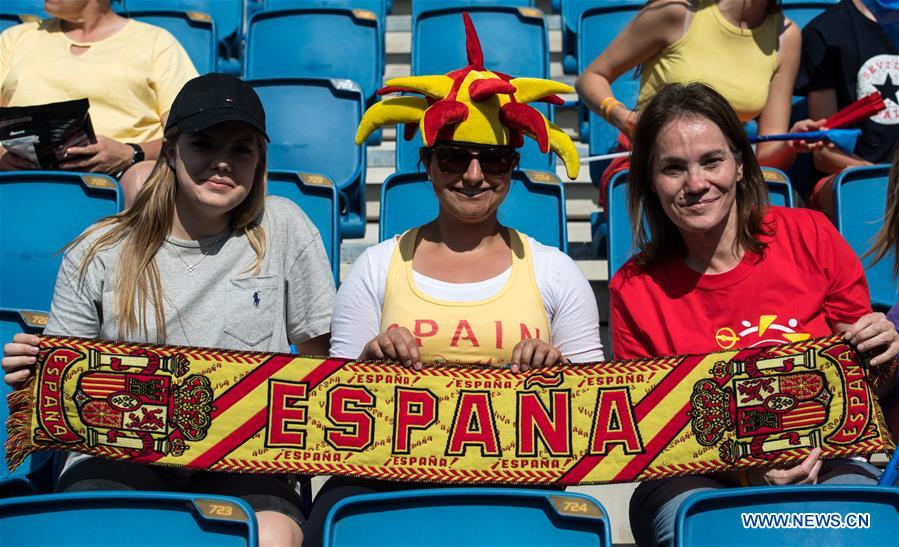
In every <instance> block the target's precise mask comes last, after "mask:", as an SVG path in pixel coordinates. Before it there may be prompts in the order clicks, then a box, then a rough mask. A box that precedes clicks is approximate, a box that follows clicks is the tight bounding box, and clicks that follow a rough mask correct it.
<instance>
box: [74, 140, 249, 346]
mask: <svg viewBox="0 0 899 547" xmlns="http://www.w3.org/2000/svg"><path fill="white" fill-rule="evenodd" d="M256 138H257V146H258V150H259V162H258V163H257V165H256V172H255V173H254V175H253V187H252V188H251V189H250V192H249V194H248V195H247V197H246V198H245V199H244V200H243V201H242V202H241V203H240V204H239V205H238V206H237V207H235V208H234V210H232V211H231V229H232V230H241V231H243V233H244V234H246V236H247V240H248V241H249V243H250V246H251V247H252V248H253V250H254V251H255V252H256V261H255V263H254V264H253V265H252V266H251V267H250V268H248V271H249V270H253V272H254V273H258V272H259V268H260V267H261V266H262V259H263V257H264V256H265V232H264V231H263V229H262V226H260V225H259V220H260V218H261V216H262V212H263V210H264V208H265V176H266V167H265V166H266V143H265V139H264V138H263V136H262V135H261V134H258V133H257V134H256ZM177 140H178V134H177V130H175V133H174V134H170V135H168V136H167V137H166V140H165V141H164V142H163V148H162V150H161V151H160V154H159V157H158V158H157V159H156V165H155V166H154V167H153V171H152V172H151V173H150V176H149V177H148V178H147V181H146V182H145V183H144V185H143V187H142V188H141V190H140V192H138V194H137V197H135V199H134V204H133V205H131V207H129V208H128V209H126V210H124V211H122V212H121V213H118V214H117V215H113V216H111V217H107V218H105V219H103V220H101V221H100V222H98V223H96V224H94V225H93V226H91V227H90V228H88V229H87V230H86V231H85V232H84V233H83V234H81V235H80V236H78V237H77V238H76V239H75V240H74V241H72V242H71V243H69V244H68V245H67V246H66V247H65V249H66V250H68V249H71V248H72V247H74V246H76V245H77V244H78V243H80V242H81V241H82V240H84V239H85V238H87V237H88V236H90V235H91V234H93V233H95V232H97V231H99V230H102V229H104V228H110V229H109V230H108V231H106V232H105V233H103V234H102V235H100V236H99V237H98V238H97V239H96V240H94V241H93V242H91V243H90V245H88V247H87V250H86V251H85V253H84V257H83V259H82V260H81V265H80V268H79V277H80V280H81V282H83V281H84V278H85V275H86V274H87V268H88V266H89V265H90V263H91V261H93V259H94V258H95V257H96V255H97V253H98V252H100V251H102V250H103V249H106V248H109V247H111V246H113V245H115V244H116V243H119V242H122V248H121V252H120V253H119V257H118V263H117V264H116V285H115V307H116V315H117V316H118V331H119V337H121V338H128V336H129V335H130V334H133V333H135V332H137V331H138V330H139V329H140V330H142V331H143V332H144V334H145V335H146V336H147V337H149V332H148V328H147V302H148V301H149V302H151V303H152V306H153V312H154V319H155V322H156V340H157V341H158V342H164V341H165V314H164V309H163V294H162V283H161V281H160V278H159V269H158V268H157V267H156V261H155V260H154V258H155V256H156V252H157V251H158V250H159V248H160V247H161V246H162V244H163V242H164V241H165V238H166V236H167V235H168V234H169V231H170V230H171V228H172V222H173V220H174V211H175V195H176V193H177V191H178V183H177V180H176V174H175V170H174V168H173V167H172V165H170V163H169V161H170V159H167V158H172V157H174V147H175V145H176V144H177Z"/></svg>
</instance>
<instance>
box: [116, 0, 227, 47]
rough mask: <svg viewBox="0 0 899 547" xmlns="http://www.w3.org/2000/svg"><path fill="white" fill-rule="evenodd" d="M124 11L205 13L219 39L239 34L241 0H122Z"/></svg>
mask: <svg viewBox="0 0 899 547" xmlns="http://www.w3.org/2000/svg"><path fill="white" fill-rule="evenodd" d="M124 2H125V10H126V11H185V12H198V13H206V14H209V16H210V17H212V20H213V21H214V22H215V29H216V34H217V37H218V39H219V40H225V39H226V38H229V37H231V36H232V35H233V37H235V38H236V37H237V36H238V35H239V34H241V20H242V19H243V2H242V0H124Z"/></svg>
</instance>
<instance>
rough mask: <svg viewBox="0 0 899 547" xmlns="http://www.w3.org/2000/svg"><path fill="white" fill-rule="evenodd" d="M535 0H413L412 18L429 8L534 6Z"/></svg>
mask: <svg viewBox="0 0 899 547" xmlns="http://www.w3.org/2000/svg"><path fill="white" fill-rule="evenodd" d="M534 5H535V2H534V0H412V19H413V20H415V17H416V16H417V15H418V14H419V13H421V12H423V11H427V10H432V9H436V8H459V7H462V8H470V7H477V6H491V7H495V6H510V7H513V8H531V7H534Z"/></svg>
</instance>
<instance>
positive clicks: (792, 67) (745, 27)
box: [576, 0, 823, 206]
mask: <svg viewBox="0 0 899 547" xmlns="http://www.w3.org/2000/svg"><path fill="white" fill-rule="evenodd" d="M801 44H802V35H801V32H800V30H799V28H798V27H797V26H796V25H795V24H794V23H793V22H792V21H790V20H789V19H787V18H786V17H784V15H783V12H782V11H781V10H780V8H779V7H778V4H777V3H775V2H773V1H772V0H745V1H744V0H674V1H670V2H669V1H665V2H662V1H656V0H652V1H650V2H649V3H647V4H646V6H644V7H643V9H641V10H640V12H639V13H637V15H636V16H635V17H634V19H633V20H632V21H631V22H630V23H629V24H628V25H627V26H626V27H625V29H624V30H623V31H622V32H621V34H619V35H618V36H617V37H616V38H615V39H614V40H613V41H612V42H611V43H610V44H609V46H608V47H607V48H606V49H605V51H603V52H602V54H600V55H599V57H597V58H596V59H595V60H594V61H593V62H592V63H590V65H589V66H588V67H587V68H586V69H585V70H584V72H583V73H582V74H581V75H580V76H579V77H578V79H577V83H576V88H577V91H578V95H579V96H580V98H581V100H582V101H583V102H584V103H585V104H586V105H587V107H588V108H590V109H591V110H592V111H593V112H596V113H597V114H599V115H600V116H602V117H603V118H604V119H606V120H607V121H608V122H609V123H610V124H611V125H613V126H614V127H616V128H617V129H618V130H619V131H620V132H621V135H622V138H621V139H620V140H621V141H622V144H623V145H624V147H625V148H629V138H630V136H631V133H632V131H633V128H634V125H635V123H636V119H637V116H638V115H639V114H638V113H639V111H640V107H641V105H644V104H645V103H646V102H647V101H649V99H651V98H652V97H653V96H654V95H655V93H656V91H657V90H658V89H659V88H661V87H662V86H664V85H665V84H669V83H690V82H702V83H704V84H706V85H709V86H711V87H712V88H714V89H715V90H716V91H718V92H719V93H720V94H721V95H722V96H724V98H725V99H727V100H728V102H729V103H730V104H731V106H732V107H733V108H734V110H735V111H736V112H737V115H738V117H739V118H740V121H743V122H746V121H749V120H753V119H755V120H757V121H758V133H759V134H760V135H769V134H777V133H785V132H786V131H787V129H788V128H789V127H790V125H789V123H790V108H791V100H792V95H793V84H794V82H795V80H796V73H797V71H798V70H799V55H800V49H801ZM639 65H642V68H641V78H640V92H639V96H638V98H637V104H636V105H625V104H623V103H622V102H620V101H619V100H618V99H616V98H615V96H614V95H613V93H612V88H611V84H612V82H614V81H615V80H616V79H617V78H618V77H620V76H621V75H622V74H624V73H625V72H628V71H630V70H632V69H634V68H635V67H637V66H639ZM631 106H633V107H634V108H633V109H632V108H631ZM822 123H823V121H818V122H813V121H811V120H802V121H800V122H797V123H796V124H795V125H794V126H793V128H791V129H790V132H795V131H810V130H813V129H818V128H820V127H821V124H822ZM819 147H820V146H819ZM808 149H809V147H808V146H807V145H804V144H800V143H796V144H793V143H790V142H788V141H786V142H766V143H761V144H759V145H758V146H757V148H756V156H757V157H758V160H759V164H761V165H763V166H769V167H776V168H779V169H786V168H788V167H789V166H790V165H791V164H792V163H793V160H794V158H795V154H796V152H797V151H807V150H808ZM626 168H627V159H618V160H616V161H614V162H613V164H612V165H611V166H610V167H609V169H607V170H606V172H605V173H604V175H603V179H602V181H601V183H600V197H599V199H600V204H601V205H603V206H604V205H605V204H606V188H607V185H608V182H609V180H610V179H611V175H613V174H614V173H617V172H618V171H621V170H623V169H626Z"/></svg>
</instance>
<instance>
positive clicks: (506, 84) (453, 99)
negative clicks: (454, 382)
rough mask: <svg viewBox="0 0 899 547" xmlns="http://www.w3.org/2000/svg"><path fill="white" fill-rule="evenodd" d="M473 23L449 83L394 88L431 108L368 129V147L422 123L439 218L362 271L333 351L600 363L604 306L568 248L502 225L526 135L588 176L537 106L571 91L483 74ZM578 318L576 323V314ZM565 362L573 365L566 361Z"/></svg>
mask: <svg viewBox="0 0 899 547" xmlns="http://www.w3.org/2000/svg"><path fill="white" fill-rule="evenodd" d="M464 18H465V25H466V37H467V46H468V54H469V65H468V66H466V67H465V68H462V69H459V70H455V71H452V72H450V73H449V74H446V75H440V76H414V77H408V78H396V79H394V80H391V81H389V82H388V87H387V90H389V91H404V92H407V93H409V92H417V93H421V94H424V95H425V96H426V98H422V99H419V98H416V97H409V96H405V97H394V98H390V99H386V100H384V101H381V102H380V103H378V104H377V105H375V106H373V107H372V108H370V109H369V110H368V112H366V114H365V117H364V118H363V120H362V122H361V124H360V127H359V133H358V134H357V142H360V143H361V142H363V141H364V140H365V138H366V137H367V135H368V134H369V133H370V132H371V131H373V130H374V129H376V128H377V127H379V126H382V125H386V124H390V123H397V122H406V123H410V122H419V123H418V125H419V127H420V129H421V132H422V140H423V142H424V145H425V146H424V147H422V149H421V153H420V156H421V162H422V164H423V165H424V168H425V170H426V171H427V174H428V178H429V179H430V181H431V184H432V185H433V189H434V194H435V196H436V198H437V202H438V204H439V214H438V216H437V218H436V219H435V220H433V221H432V222H429V223H428V224H425V225H424V226H421V227H418V228H415V229H412V230H410V231H408V232H406V233H405V234H403V235H402V236H401V237H400V238H399V239H398V240H393V239H391V240H389V241H386V242H383V243H381V244H379V245H376V246H375V247H373V248H371V249H369V250H367V251H366V252H365V253H364V254H363V255H362V256H361V257H360V259H359V260H357V263H356V264H355V265H354V267H353V270H352V271H351V272H350V274H349V275H348V277H347V279H346V280H345V281H344V285H343V286H342V288H341V293H342V294H341V295H340V296H339V297H338V299H337V301H336V302H335V310H334V311H335V313H334V316H333V319H332V323H333V327H332V328H336V329H337V333H336V335H335V336H334V337H333V338H332V347H331V353H332V354H333V355H337V356H342V357H351V358H361V359H385V358H387V359H395V360H399V361H401V362H403V363H404V364H406V365H407V366H414V367H415V368H421V367H422V365H423V363H427V362H463V363H477V364H491V365H498V366H510V367H511V369H512V370H513V371H518V370H526V369H528V368H529V367H532V366H539V365H543V364H553V363H557V362H560V361H565V360H566V357H570V358H572V359H574V360H577V361H581V362H583V361H595V360H597V359H601V357H602V351H601V343H600V341H599V336H598V314H597V311H596V306H595V297H594V296H593V293H592V291H591V290H590V288H589V283H587V281H586V279H585V278H584V277H583V274H581V273H580V271H579V270H577V268H576V266H575V265H574V263H573V262H572V261H571V259H570V258H568V257H567V256H566V255H564V254H563V253H561V252H560V251H559V250H558V249H555V248H549V247H545V246H543V245H541V244H539V243H537V242H536V241H534V240H532V239H530V238H528V237H527V236H525V235H523V234H521V233H519V232H517V231H515V230H513V229H509V228H506V227H504V226H502V225H501V224H500V222H499V220H498V218H497V209H498V208H499V206H500V204H501V203H502V201H503V200H504V199H505V197H506V195H507V193H508V191H509V186H510V183H511V173H512V170H513V169H514V168H515V167H516V166H517V164H518V152H517V151H516V148H517V147H518V146H521V144H522V143H523V141H522V135H523V134H526V135H528V136H532V137H533V138H535V139H536V140H537V141H538V143H540V144H541V148H542V149H543V151H549V149H550V148H552V149H553V151H555V152H556V153H558V154H559V155H560V156H561V157H562V159H563V160H564V161H565V164H566V168H567V169H568V173H569V176H570V177H572V178H575V177H576V176H577V169H578V158H577V152H576V151H575V149H574V145H573V143H572V142H571V139H569V138H568V137H567V136H566V135H565V133H564V132H562V131H561V130H560V129H559V128H558V127H556V126H555V125H553V124H552V123H551V122H549V121H548V120H546V119H545V118H544V117H543V116H542V115H541V114H540V113H539V112H538V111H537V110H536V109H534V108H532V107H531V106H528V105H527V104H526V103H527V102H530V101H534V100H550V101H555V100H556V99H557V96H556V94H557V93H566V92H571V91H573V90H572V89H571V88H570V87H569V86H566V85H564V84H559V83H556V82H552V81H548V80H538V79H534V78H512V77H509V76H506V75H501V74H497V73H494V72H491V71H490V70H488V69H486V68H484V66H483V54H482V53H481V51H480V45H479V43H478V39H477V35H476V34H475V32H474V27H473V26H472V25H471V21H470V19H469V18H468V17H467V15H465V17H464ZM535 214H537V215H539V211H535ZM559 272H567V273H564V274H563V273H559ZM370 295H375V297H374V298H370ZM572 303H575V304H572ZM562 307H564V308H565V309H564V310H562V309H561V308H562ZM572 307H574V308H575V309H577V310H578V311H577V312H574V313H572V311H571V308H572ZM372 309H375V310H377V311H378V312H379V313H372V312H371V310H372ZM565 316H577V319H576V320H574V323H579V326H578V327H577V328H578V329H580V330H581V331H582V332H580V333H575V332H573V331H574V330H576V329H574V328H573V327H572V328H569V325H570V324H571V322H568V323H567V324H562V323H560V322H559V321H557V320H556V319H558V318H563V317H565ZM557 327H558V328H557ZM560 329H561V332H555V331H557V330H560ZM560 345H561V346H562V347H560ZM563 351H568V352H569V353H572V355H567V356H566V357H563V355H562V353H563Z"/></svg>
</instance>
